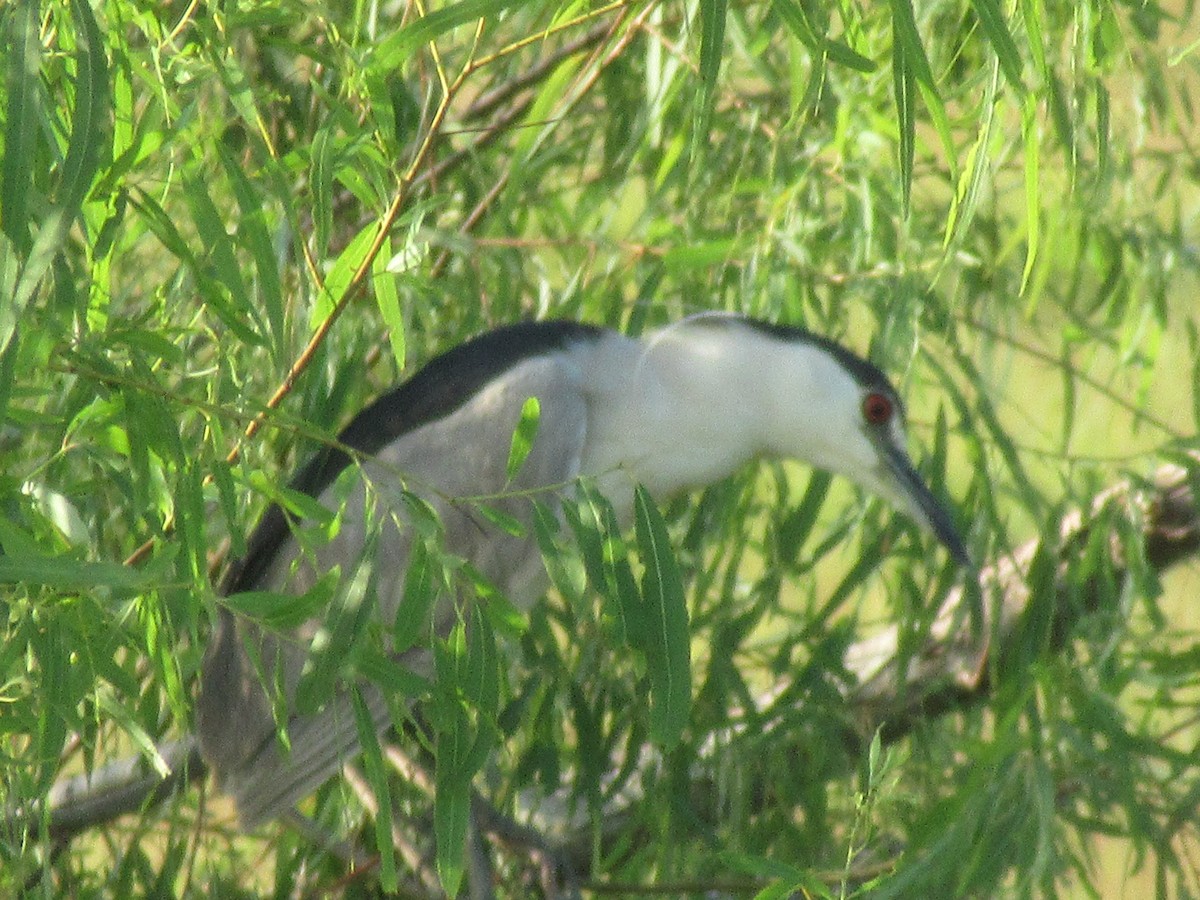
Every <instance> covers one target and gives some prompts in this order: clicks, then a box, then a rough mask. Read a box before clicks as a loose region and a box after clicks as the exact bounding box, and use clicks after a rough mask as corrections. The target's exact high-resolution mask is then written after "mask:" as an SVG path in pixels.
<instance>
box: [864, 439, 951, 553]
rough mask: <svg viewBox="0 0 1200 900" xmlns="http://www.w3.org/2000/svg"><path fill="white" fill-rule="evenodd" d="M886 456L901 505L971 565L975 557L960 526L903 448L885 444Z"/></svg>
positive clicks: (887, 466) (894, 493)
mask: <svg viewBox="0 0 1200 900" xmlns="http://www.w3.org/2000/svg"><path fill="white" fill-rule="evenodd" d="M883 456H884V459H885V460H886V466H885V472H886V476H885V477H886V478H887V480H888V481H889V482H890V485H889V486H890V487H891V489H892V492H893V496H894V498H895V500H896V502H897V505H899V506H900V507H901V508H902V509H905V510H907V511H908V513H909V514H910V515H911V516H912V517H913V518H914V519H916V520H917V522H919V523H920V524H921V525H922V526H923V527H925V528H927V529H929V530H930V531H932V532H933V533H934V535H935V536H936V537H937V539H938V540H939V541H941V542H942V543H943V544H944V545H945V546H946V549H947V550H949V551H950V555H951V556H953V557H954V558H955V560H957V561H958V562H959V564H960V565H963V566H969V565H970V564H971V557H970V556H969V555H968V554H967V548H966V545H965V544H964V543H963V540H962V538H961V537H960V536H959V534H958V529H956V528H955V527H954V522H953V521H952V520H951V518H950V513H949V511H948V510H947V509H946V508H945V507H944V506H942V505H941V504H940V503H938V501H937V498H936V497H934V496H933V492H932V491H930V490H929V487H928V486H927V485H926V484H925V482H924V481H922V480H921V476H920V475H918V474H917V470H916V469H915V468H914V467H913V464H912V461H911V460H910V459H909V458H908V456H907V455H906V454H905V453H904V451H903V450H900V449H899V448H895V447H891V446H887V447H885V448H884V454H883Z"/></svg>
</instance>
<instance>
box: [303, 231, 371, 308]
mask: <svg viewBox="0 0 1200 900" xmlns="http://www.w3.org/2000/svg"><path fill="white" fill-rule="evenodd" d="M378 230H379V226H378V225H376V224H375V223H374V222H370V223H368V224H367V225H365V226H364V227H363V228H362V229H361V230H360V231H359V232H358V234H356V235H355V236H354V239H353V240H352V241H350V243H349V245H348V246H347V247H346V248H345V249H344V250H343V251H342V252H341V253H339V254H338V258H337V261H336V262H335V263H334V264H333V268H332V269H331V270H330V272H329V275H328V277H327V278H326V279H325V284H324V285H323V286H322V289H321V294H320V297H319V298H318V302H317V303H315V304H313V321H312V324H313V325H314V326H316V325H318V324H319V323H321V322H323V321H324V320H325V319H327V318H328V317H329V315H330V313H332V312H333V310H334V309H335V308H336V307H337V306H338V304H340V303H342V302H344V301H345V293H346V290H347V289H348V288H349V287H350V283H351V282H352V281H353V280H354V273H355V272H357V271H358V270H359V268H360V267H361V266H362V264H363V261H364V260H365V259H366V258H367V251H369V250H370V249H371V244H372V242H373V241H374V240H375V234H376V233H377V232H378Z"/></svg>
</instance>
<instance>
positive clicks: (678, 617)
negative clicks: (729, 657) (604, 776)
mask: <svg viewBox="0 0 1200 900" xmlns="http://www.w3.org/2000/svg"><path fill="white" fill-rule="evenodd" d="M634 521H635V523H636V531H637V540H638V549H639V550H640V551H641V556H642V565H643V567H644V569H645V571H644V574H643V576H642V599H643V602H644V603H645V605H646V617H645V621H646V626H647V628H648V632H647V634H646V636H645V639H644V640H643V641H642V649H643V650H644V651H645V653H646V667H647V670H648V672H649V676H650V734H651V737H652V738H653V739H654V740H655V742H656V743H658V744H659V745H661V746H663V747H666V748H670V747H673V746H674V745H675V744H677V743H678V742H679V738H680V736H681V735H682V734H683V729H684V727H685V726H686V725H687V722H688V717H689V715H690V713H691V704H692V681H691V635H690V634H689V632H688V613H687V602H686V600H685V598H684V592H683V580H682V578H681V577H680V575H679V566H678V565H677V564H676V562H675V556H674V554H673V553H672V552H671V547H670V542H669V539H668V536H667V525H666V522H664V521H663V518H662V514H661V513H660V512H659V511H658V507H657V506H655V505H654V501H653V500H652V499H651V498H650V495H649V494H648V493H646V490H645V488H643V487H641V486H640V485H639V486H638V488H637V490H636V492H635V495H634Z"/></svg>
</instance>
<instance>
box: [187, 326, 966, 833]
mask: <svg viewBox="0 0 1200 900" xmlns="http://www.w3.org/2000/svg"><path fill="white" fill-rule="evenodd" d="M530 397H536V398H537V399H538V401H539V403H540V415H539V418H538V420H537V428H536V432H535V438H534V441H533V444H532V447H531V449H530V450H529V453H528V456H527V458H526V459H525V460H524V463H523V464H522V466H521V468H520V470H519V472H518V474H517V475H516V477H515V478H512V479H511V480H510V477H509V476H510V472H509V471H508V470H509V458H510V448H511V446H512V436H513V432H514V428H515V427H516V426H517V424H518V422H519V421H520V419H521V414H522V409H523V408H524V407H525V406H526V401H527V400H528V398H530ZM339 441H340V443H341V445H342V446H344V447H346V448H348V449H350V450H351V451H353V452H354V453H355V456H356V459H355V462H356V463H357V475H356V477H355V480H354V484H353V486H351V487H347V486H346V484H345V483H344V482H341V481H339V484H340V485H341V488H342V494H341V495H339V496H335V480H338V476H339V475H340V474H341V473H342V472H343V471H344V470H345V469H346V468H347V467H350V466H351V465H352V461H351V458H350V456H349V455H348V454H347V453H346V452H345V451H343V450H342V449H340V448H339V449H329V450H326V451H325V452H324V453H322V454H319V455H318V456H317V457H316V458H315V459H314V460H313V461H312V462H311V463H310V464H309V465H308V466H307V468H305V469H304V470H303V471H301V473H300V475H299V477H298V478H297V480H296V481H295V482H294V484H293V487H294V488H295V489H297V490H299V491H301V492H303V493H306V494H309V495H312V496H314V497H317V498H320V499H321V500H322V501H324V502H325V503H326V504H327V505H330V506H338V505H339V504H344V505H342V506H341V510H342V511H341V514H340V515H341V521H340V527H339V528H338V529H337V531H336V534H335V535H334V536H333V537H332V539H331V540H329V541H328V542H326V543H324V544H321V545H318V546H308V547H303V546H302V543H303V542H300V541H298V539H297V537H296V536H295V534H293V525H292V524H291V523H289V521H288V518H287V517H286V516H285V515H284V513H283V512H282V511H281V509H280V508H279V507H277V506H276V507H272V508H271V509H270V510H269V511H268V512H267V514H266V516H265V517H264V518H263V520H262V522H261V523H260V524H259V526H258V528H257V529H256V530H255V532H254V533H253V534H252V536H251V538H250V541H249V545H248V553H247V555H246V557H245V558H244V559H243V560H242V561H241V562H240V563H239V564H237V565H236V566H235V567H234V568H233V569H232V571H231V572H230V573H229V575H228V577H227V578H226V579H225V583H224V585H223V590H224V592H225V593H226V594H229V593H233V592H240V591H249V590H272V591H278V592H285V593H288V594H296V595H297V596H299V595H303V594H305V593H306V592H308V591H309V590H310V589H312V588H313V586H314V585H315V584H316V583H317V582H318V579H320V578H321V576H322V575H323V574H324V573H326V572H327V571H329V570H330V569H332V568H333V567H334V566H341V567H342V571H343V573H345V572H346V571H347V570H348V569H350V568H352V567H353V565H354V563H355V561H356V560H359V559H361V557H362V554H363V548H364V545H366V544H367V543H368V542H370V543H371V546H372V548H373V550H372V558H373V562H372V565H373V572H374V578H375V584H376V585H377V592H378V593H377V603H378V607H377V611H378V613H379V615H380V616H381V617H382V620H383V621H386V622H390V621H391V619H392V617H394V615H395V612H396V610H397V608H398V606H399V604H400V601H401V596H402V594H403V589H404V583H405V572H406V568H407V563H408V559H409V550H410V546H411V544H410V541H411V533H410V532H411V531H412V529H410V528H408V527H406V523H407V522H408V521H409V517H410V515H411V506H410V502H411V500H406V499H405V493H404V491H405V490H407V491H411V492H412V493H415V494H417V495H420V496H421V497H422V498H423V499H424V500H426V501H427V502H428V503H429V504H430V505H431V506H432V507H433V508H434V509H435V510H436V512H437V514H438V516H439V517H440V520H441V525H442V529H443V535H444V538H443V539H444V546H445V549H446V550H447V551H448V552H449V553H452V554H455V555H456V556H458V557H461V558H463V559H466V560H470V561H471V563H472V564H473V565H474V566H475V567H476V569H477V570H478V571H479V572H480V573H482V575H483V576H484V577H485V578H487V579H488V580H489V581H490V582H491V583H492V584H494V585H496V586H497V587H499V588H500V589H501V590H503V591H504V593H505V594H506V595H507V597H508V598H510V599H511V600H512V601H513V602H515V603H518V604H520V605H523V606H528V605H530V604H531V603H532V602H534V601H535V600H536V599H537V598H538V597H539V595H540V594H541V592H542V591H543V589H544V587H545V583H546V576H545V574H544V565H543V562H542V558H541V554H540V552H539V550H538V547H537V544H536V542H535V541H534V539H533V538H532V537H528V536H521V535H520V534H518V533H513V532H514V531H516V530H515V529H501V528H495V527H488V526H487V525H486V524H485V522H484V520H483V519H482V518H481V516H480V515H479V513H478V508H477V507H476V506H475V505H474V504H472V503H470V502H460V500H461V498H477V497H488V498H489V499H488V501H487V502H488V505H489V506H490V507H492V508H493V509H498V510H500V511H501V512H503V513H505V514H507V515H509V516H512V517H514V518H515V519H516V520H518V521H520V522H525V523H528V522H529V520H530V512H531V500H530V498H531V497H533V496H539V497H541V498H542V499H543V501H544V500H546V499H547V494H548V493H551V492H553V494H554V495H556V496H559V497H563V498H566V497H569V496H570V495H571V493H572V489H573V486H574V485H576V484H577V483H578V479H579V477H580V476H588V477H590V478H591V479H593V483H594V484H595V486H596V487H597V489H598V490H599V491H600V492H601V493H602V494H603V495H604V496H605V497H606V498H607V499H608V500H609V502H610V503H611V504H612V505H613V507H614V509H615V511H616V513H617V516H618V518H619V519H621V520H622V521H626V522H627V521H628V520H629V518H630V516H631V515H632V508H633V496H634V487H635V485H636V484H639V483H640V484H642V485H644V486H645V488H646V489H647V490H648V491H649V492H650V493H651V494H652V495H653V496H655V497H657V498H666V497H669V496H671V495H673V494H677V493H679V492H681V491H685V490H688V489H691V488H696V487H699V486H702V485H706V484H709V483H711V482H713V481H715V480H717V479H720V478H722V477H724V476H727V475H729V474H730V473H732V472H733V471H734V470H735V469H737V468H738V467H740V466H742V465H744V464H746V463H748V462H750V461H751V460H754V459H757V458H760V457H781V458H794V459H798V460H802V461H804V462H807V463H809V464H810V465H812V466H815V467H817V468H820V469H825V470H828V471H830V472H834V473H837V474H840V475H844V476H846V477H847V478H849V479H851V480H852V481H855V482H857V483H858V484H860V485H861V486H862V487H864V488H866V489H867V490H868V491H871V492H873V493H875V494H878V495H879V496H881V497H883V498H885V499H886V500H888V501H890V502H891V503H892V504H894V505H895V506H896V507H898V508H899V509H900V510H902V511H903V512H905V513H907V514H908V515H910V516H911V517H912V518H914V519H915V520H916V521H917V522H919V523H920V524H921V525H922V526H924V527H925V528H927V529H929V530H931V531H932V532H933V533H934V534H935V535H937V537H938V538H939V539H940V540H941V541H942V543H943V544H945V545H946V547H947V548H949V550H950V552H951V553H952V554H953V556H954V557H955V558H956V559H958V560H959V561H962V562H965V561H966V559H967V554H966V551H965V549H964V547H963V544H962V542H961V540H960V539H959V537H958V535H957V533H956V532H955V530H954V527H953V526H952V524H951V521H950V517H949V516H948V515H947V514H946V512H945V511H944V510H943V509H942V507H941V506H939V504H938V503H937V501H936V500H935V499H934V497H933V495H932V494H931V493H930V491H929V489H928V488H927V487H926V486H925V484H924V483H923V482H922V481H921V479H920V477H919V476H918V475H917V473H916V470H915V469H914V468H913V465H912V463H911V461H910V460H909V456H908V453H907V452H906V450H905V431H904V415H903V406H902V404H901V402H900V398H899V397H898V396H897V394H896V391H895V390H894V389H893V388H892V386H891V385H890V384H889V383H888V381H887V379H886V377H885V376H884V375H883V373H882V372H881V371H879V369H878V368H876V367H875V366H874V365H872V364H871V363H869V362H866V361H865V360H863V359H860V358H859V357H857V356H855V355H854V354H853V353H851V352H850V351H849V350H846V349H845V348H843V347H841V346H839V345H837V344H835V343H833V342H832V341H829V340H826V339H824V338H821V337H817V336H815V335H813V334H810V333H809V332H807V331H804V330H801V329H799V328H790V327H786V326H781V325H771V324H766V323H763V322H758V321H754V320H751V319H746V318H741V317H737V316H730V315H719V314H703V315H698V316H694V317H692V318H689V319H686V320H684V321H682V322H679V323H676V324H673V325H668V326H666V327H664V328H660V329H659V330H657V331H654V332H652V333H650V334H648V335H646V336H644V337H642V338H640V339H639V338H631V337H626V336H625V335H623V334H620V333H617V332H614V331H610V330H606V329H603V328H597V327H593V326H590V325H582V324H577V323H572V322H538V323H533V322H529V323H524V324H518V325H512V326H509V327H505V328H500V329H497V330H495V331H491V332H488V333H486V334H484V335H482V336H480V337H478V338H475V339H474V340H472V341H469V342H467V343H466V344H463V345H461V346H459V347H457V348H455V349H453V350H450V351H449V352H447V353H445V354H444V355H442V356H439V357H438V358H436V359H434V360H433V361H432V362H431V363H429V364H428V365H427V366H426V367H425V368H424V369H422V370H421V371H420V372H418V373H417V374H416V375H415V376H414V377H413V378H412V379H411V380H410V381H408V382H407V383H405V384H404V385H402V386H401V387H399V388H398V389H396V390H395V391H393V392H392V393H390V394H388V395H386V396H384V397H382V398H380V399H379V400H377V401H376V402H375V403H373V404H372V405H371V406H369V407H368V408H367V409H365V410H364V411H363V412H362V413H361V414H360V415H359V416H358V417H357V418H355V419H354V420H353V421H352V422H351V423H350V425H349V426H348V427H347V428H346V429H345V431H343V432H342V434H341V436H340V438H339ZM347 490H348V493H346V491H347ZM369 522H370V523H374V524H373V525H372V524H369ZM452 617H453V611H450V612H445V611H442V612H440V613H439V612H438V611H435V613H434V622H433V623H432V627H433V628H434V629H438V628H439V627H440V626H441V625H449V623H450V622H452V621H453V618H452ZM323 622H324V618H323V617H317V618H315V619H313V620H312V621H310V622H308V623H306V624H305V625H303V626H301V627H299V628H297V629H294V630H293V631H290V632H287V633H280V632H276V631H271V630H267V629H265V628H262V627H260V626H258V625H255V624H253V623H251V622H250V621H248V620H245V619H241V618H239V617H238V616H235V615H234V614H233V613H231V612H229V611H228V610H227V609H224V608H223V609H222V611H221V613H220V617H219V620H218V623H217V627H216V630H215V633H214V635H213V637H212V643H211V645H210V647H209V650H208V653H207V655H206V658H205V662H204V668H203V672H202V676H201V693H200V697H199V701H198V708H197V718H198V726H199V736H200V742H201V746H202V749H203V752H204V755H205V757H206V759H207V760H208V763H209V765H210V766H211V767H212V769H213V770H214V772H215V773H216V777H217V780H218V783H219V784H220V786H221V787H222V788H223V789H224V790H226V791H228V792H229V793H230V794H232V795H233V797H234V798H235V800H236V802H237V806H238V811H239V815H240V817H241V820H242V823H243V824H244V825H245V826H247V827H251V826H253V825H254V824H256V823H258V822H261V821H263V820H265V819H267V818H271V817H274V816H277V815H279V814H281V813H282V812H284V811H286V810H287V809H288V808H289V807H290V806H291V805H292V804H293V803H295V802H296V801H298V800H300V799H302V798H303V797H305V796H307V795H308V794H309V793H311V792H312V791H313V790H315V789H316V788H317V787H318V786H319V785H320V784H321V783H322V782H324V781H325V780H326V779H328V778H329V777H330V776H331V775H332V774H334V773H335V772H336V771H337V769H338V768H339V766H340V765H341V764H342V763H343V762H345V761H346V760H347V758H348V757H350V756H351V755H353V754H354V753H355V751H356V750H357V749H358V747H359V732H358V727H357V726H356V722H355V716H354V714H353V712H352V710H351V705H350V703H349V702H348V697H347V696H346V695H344V694H335V695H334V697H333V699H332V700H331V701H329V702H327V703H325V704H324V706H323V707H321V708H320V709H319V710H317V711H313V712H309V713H306V714H300V713H298V712H296V711H295V709H294V707H293V705H292V700H293V698H294V695H295V691H296V687H297V685H298V683H299V681H300V678H301V673H302V671H303V668H304V665H305V661H306V659H307V658H308V656H309V649H310V644H311V642H312V641H313V640H314V638H317V639H324V640H327V639H328V634H327V633H324V634H323V635H322V630H323V629H322V623H323ZM403 661H404V662H406V663H411V664H413V665H415V666H417V667H418V668H421V667H422V664H423V662H424V665H425V667H426V668H427V666H428V655H427V653H425V652H424V651H409V653H408V654H407V655H406V658H405V659H404V660H403ZM264 685H266V686H265V687H264ZM362 692H363V697H364V699H365V700H366V704H367V707H368V709H369V710H370V714H371V715H372V716H373V717H374V719H375V721H376V724H377V726H378V727H379V729H380V730H381V731H382V730H383V729H384V728H385V727H386V726H387V725H388V722H389V717H388V715H387V710H386V704H385V702H384V698H383V697H382V695H381V694H380V693H379V691H378V689H377V688H375V687H373V686H370V685H368V686H364V687H363V688H362ZM280 701H282V706H280V705H279V703H280ZM273 702H274V703H275V704H276V705H275V707H274V709H275V710H276V711H279V710H280V709H282V710H283V711H284V712H283V715H284V716H285V717H286V724H287V735H288V738H289V743H290V749H288V750H285V749H283V748H282V747H281V746H280V741H279V739H278V736H277V734H278V732H277V727H276V715H275V714H274V713H273V705H272V704H273Z"/></svg>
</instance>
